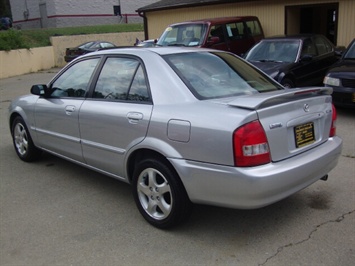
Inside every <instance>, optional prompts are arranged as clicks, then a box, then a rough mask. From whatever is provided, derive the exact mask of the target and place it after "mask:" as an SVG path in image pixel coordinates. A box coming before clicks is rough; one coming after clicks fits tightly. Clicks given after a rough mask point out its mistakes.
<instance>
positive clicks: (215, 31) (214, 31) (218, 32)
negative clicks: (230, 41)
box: [208, 25, 225, 42]
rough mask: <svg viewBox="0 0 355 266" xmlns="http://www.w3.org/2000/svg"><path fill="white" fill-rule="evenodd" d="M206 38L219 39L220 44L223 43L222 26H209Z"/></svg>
mask: <svg viewBox="0 0 355 266" xmlns="http://www.w3.org/2000/svg"><path fill="white" fill-rule="evenodd" d="M208 37H219V40H220V42H225V38H224V32H223V25H214V26H211V30H210V32H209V35H208Z"/></svg>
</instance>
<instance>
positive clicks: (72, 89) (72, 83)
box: [51, 58, 99, 98]
mask: <svg viewBox="0 0 355 266" xmlns="http://www.w3.org/2000/svg"><path fill="white" fill-rule="evenodd" d="M98 62H99V58H93V59H88V60H84V61H80V62H78V63H76V64H74V65H73V66H71V67H70V68H68V69H67V70H65V72H64V73H63V74H62V75H60V77H59V78H58V79H56V81H54V83H53V84H52V86H51V88H52V90H53V92H52V94H51V96H52V97H75V98H84V97H85V95H86V92H87V90H88V86H89V82H90V80H91V76H92V74H93V72H94V70H95V68H96V66H97V64H98Z"/></svg>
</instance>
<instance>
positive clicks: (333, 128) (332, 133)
mask: <svg viewBox="0 0 355 266" xmlns="http://www.w3.org/2000/svg"><path fill="white" fill-rule="evenodd" d="M336 122H337V110H336V109H335V107H334V104H333V105H332V126H331V127H330V132H329V137H334V136H335V134H336Z"/></svg>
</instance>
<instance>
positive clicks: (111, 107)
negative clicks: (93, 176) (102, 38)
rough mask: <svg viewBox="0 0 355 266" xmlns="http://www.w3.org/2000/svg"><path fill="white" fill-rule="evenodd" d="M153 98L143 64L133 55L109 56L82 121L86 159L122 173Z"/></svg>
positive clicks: (141, 133)
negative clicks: (128, 153) (127, 153)
mask: <svg viewBox="0 0 355 266" xmlns="http://www.w3.org/2000/svg"><path fill="white" fill-rule="evenodd" d="M152 107H153V105H152V101H151V97H150V93H149V90H148V80H147V78H146V74H145V71H144V66H143V64H142V62H141V61H140V60H138V59H137V58H133V57H123V56H122V57H121V56H113V57H108V58H107V59H106V61H105V63H104V65H103V68H102V70H101V73H100V75H99V77H98V79H97V82H96V85H95V88H94V90H93V92H92V97H91V98H90V99H87V100H86V101H85V102H84V103H83V104H82V106H81V109H80V115H79V121H80V133H81V141H82V149H83V156H84V159H85V161H86V163H87V164H88V165H90V166H92V167H95V168H97V169H100V170H102V171H105V172H107V173H110V174H113V175H116V176H119V177H123V176H125V173H124V172H123V169H124V167H123V164H124V159H125V155H126V152H127V151H128V150H129V149H130V148H131V147H133V146H134V145H136V144H138V143H139V142H141V141H142V140H143V139H144V138H145V136H146V132H147V129H148V125H149V121H150V116H151V112H152Z"/></svg>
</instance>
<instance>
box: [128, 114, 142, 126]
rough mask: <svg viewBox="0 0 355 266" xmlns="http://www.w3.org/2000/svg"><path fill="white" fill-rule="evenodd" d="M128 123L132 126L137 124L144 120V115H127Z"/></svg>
mask: <svg viewBox="0 0 355 266" xmlns="http://www.w3.org/2000/svg"><path fill="white" fill-rule="evenodd" d="M127 119H128V122H129V123H131V124H137V123H138V121H139V120H142V119H143V114H142V113H139V112H129V113H128V114H127Z"/></svg>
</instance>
